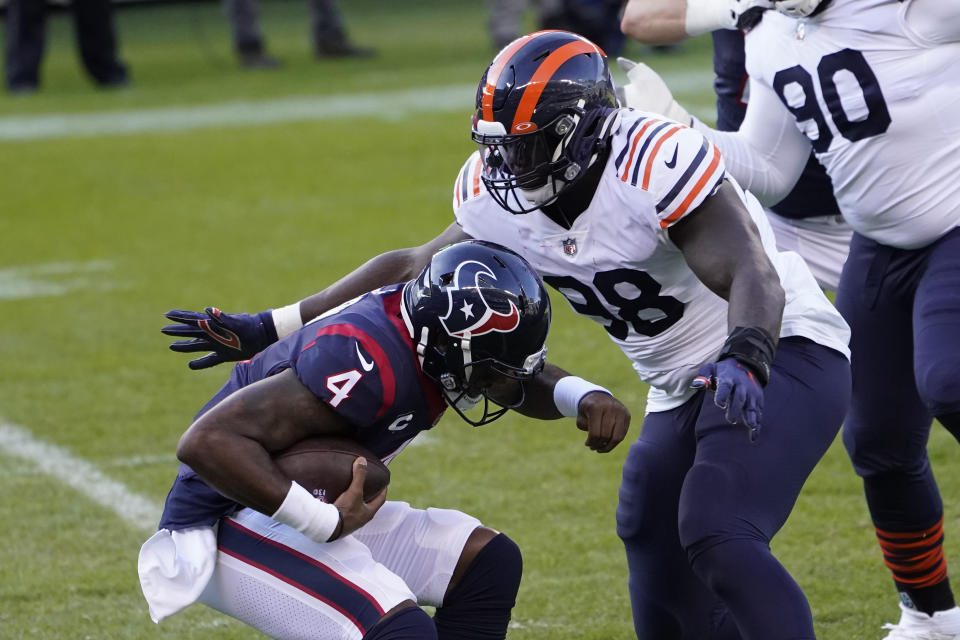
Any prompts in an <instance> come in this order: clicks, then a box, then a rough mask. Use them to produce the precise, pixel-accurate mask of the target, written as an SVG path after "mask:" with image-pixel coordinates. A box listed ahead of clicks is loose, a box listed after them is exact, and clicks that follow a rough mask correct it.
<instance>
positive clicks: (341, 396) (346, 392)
mask: <svg viewBox="0 0 960 640" xmlns="http://www.w3.org/2000/svg"><path fill="white" fill-rule="evenodd" d="M362 377H363V374H361V373H360V372H359V371H357V370H356V369H351V370H350V371H344V372H343V373H337V374H334V375H332V376H327V389H329V390H330V392H331V393H333V397H332V398H330V406H331V407H336V406H338V405H339V404H340V403H341V402H343V401H344V400H346V399H347V398H349V397H350V390H351V389H353V387H354V386H356V384H357V383H358V382H360V378H362Z"/></svg>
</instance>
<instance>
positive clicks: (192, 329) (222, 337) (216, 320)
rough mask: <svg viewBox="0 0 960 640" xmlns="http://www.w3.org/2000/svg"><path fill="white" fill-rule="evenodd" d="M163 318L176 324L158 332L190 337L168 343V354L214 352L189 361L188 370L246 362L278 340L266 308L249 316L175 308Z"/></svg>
mask: <svg viewBox="0 0 960 640" xmlns="http://www.w3.org/2000/svg"><path fill="white" fill-rule="evenodd" d="M163 315H165V316H166V317H167V319H168V320H173V321H174V322H177V323H179V324H168V325H167V326H165V327H164V328H162V329H160V331H161V332H162V333H164V334H166V335H168V336H174V337H178V338H191V339H190V340H178V341H176V342H173V343H171V344H170V349H171V351H177V352H179V353H196V352H197V351H212V352H213V353H208V354H207V355H205V356H203V357H201V358H197V359H196V360H191V361H190V362H189V363H188V366H189V367H190V368H191V369H206V368H207V367H212V366H214V365H218V364H220V363H221V362H235V361H237V360H247V359H249V358H252V357H253V356H255V355H256V354H258V353H260V352H261V351H263V350H264V349H265V348H267V347H268V346H270V345H271V344H273V343H274V342H276V341H277V329H276V327H275V326H274V324H273V314H272V313H271V311H270V310H269V309H268V310H267V311H261V312H260V313H258V314H256V315H250V314H248V313H223V312H222V311H220V309H217V308H216V307H207V308H206V310H205V311H204V312H203V313H200V312H198V311H180V310H178V309H174V310H173V311H167V312H166V313H165V314H163Z"/></svg>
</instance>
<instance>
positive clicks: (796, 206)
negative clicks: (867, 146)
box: [713, 29, 840, 219]
mask: <svg viewBox="0 0 960 640" xmlns="http://www.w3.org/2000/svg"><path fill="white" fill-rule="evenodd" d="M713 70H714V73H716V76H717V77H716V80H715V81H714V85H713V86H714V89H715V90H716V93H717V129H719V130H720V131H736V130H737V129H739V128H740V123H742V122H743V117H744V115H745V114H746V112H747V101H746V96H745V95H744V92H745V91H746V89H747V68H746V63H745V56H744V51H743V32H742V31H738V30H735V29H719V30H717V31H714V32H713ZM770 208H771V209H772V210H773V211H774V212H775V213H777V214H778V215H781V216H783V217H784V218H794V219H798V218H811V217H814V216H832V215H836V216H838V215H840V208H839V207H838V206H837V201H836V198H834V197H833V183H832V182H831V181H830V177H829V176H828V175H827V172H826V171H825V170H824V168H823V166H822V165H821V164H820V163H819V162H817V159H816V157H814V155H813V153H811V154H810V158H809V159H808V160H807V166H806V167H804V169H803V175H801V176H800V179H799V180H798V181H797V184H796V185H795V186H794V187H793V190H792V191H791V192H790V193H789V194H787V197H785V198H784V199H783V200H781V201H780V202H778V203H777V204H776V205H774V206H772V207H770Z"/></svg>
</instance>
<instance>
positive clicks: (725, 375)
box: [690, 358, 763, 442]
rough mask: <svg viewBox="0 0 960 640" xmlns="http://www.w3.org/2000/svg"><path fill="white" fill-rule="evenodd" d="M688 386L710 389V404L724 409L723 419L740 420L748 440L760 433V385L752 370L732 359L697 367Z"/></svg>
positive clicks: (761, 396)
mask: <svg viewBox="0 0 960 640" xmlns="http://www.w3.org/2000/svg"><path fill="white" fill-rule="evenodd" d="M698 374H699V375H698V376H697V377H696V378H694V379H693V382H692V383H691V385H690V386H692V387H693V388H694V389H707V390H708V391H713V392H714V398H713V401H714V403H715V404H716V405H717V406H718V407H720V408H721V409H724V410H725V411H726V414H725V415H726V418H727V422H729V423H730V424H737V423H738V422H741V423H743V424H745V425H747V428H748V429H749V430H750V431H749V435H750V442H754V441H755V440H756V439H757V435H758V434H759V433H760V418H761V414H762V413H763V387H761V386H760V382H759V381H758V380H757V378H756V376H755V375H754V374H753V372H752V371H750V369H749V368H748V367H746V366H744V365H743V364H741V363H740V362H737V361H736V360H735V359H733V358H724V359H723V360H720V361H719V362H711V363H710V364H705V365H703V366H702V367H700V371H698Z"/></svg>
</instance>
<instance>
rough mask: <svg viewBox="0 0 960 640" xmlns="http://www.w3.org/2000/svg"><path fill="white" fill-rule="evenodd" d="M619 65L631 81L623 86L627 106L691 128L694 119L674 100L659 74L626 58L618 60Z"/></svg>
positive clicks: (640, 63)
mask: <svg viewBox="0 0 960 640" xmlns="http://www.w3.org/2000/svg"><path fill="white" fill-rule="evenodd" d="M617 64H618V65H620V68H621V69H623V70H624V71H626V72H627V79H628V80H629V81H630V82H628V83H627V84H625V85H624V86H623V98H624V103H625V106H627V107H633V108H634V109H639V110H640V111H650V112H651V113H659V114H660V115H662V116H666V117H668V118H670V119H671V120H676V121H677V122H679V123H681V124H685V125H687V126H690V124H691V123H692V122H693V119H692V118H691V117H690V114H689V113H687V110H686V109H684V108H683V107H681V106H680V104H679V103H678V102H677V101H676V100H674V99H673V94H672V93H670V87H668V86H667V83H666V82H664V81H663V78H661V77H660V76H659V75H657V72H656V71H654V70H653V69H651V68H650V67H648V66H647V65H645V64H643V63H642V62H639V63H637V62H633V61H631V60H627V59H626V58H617Z"/></svg>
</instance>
